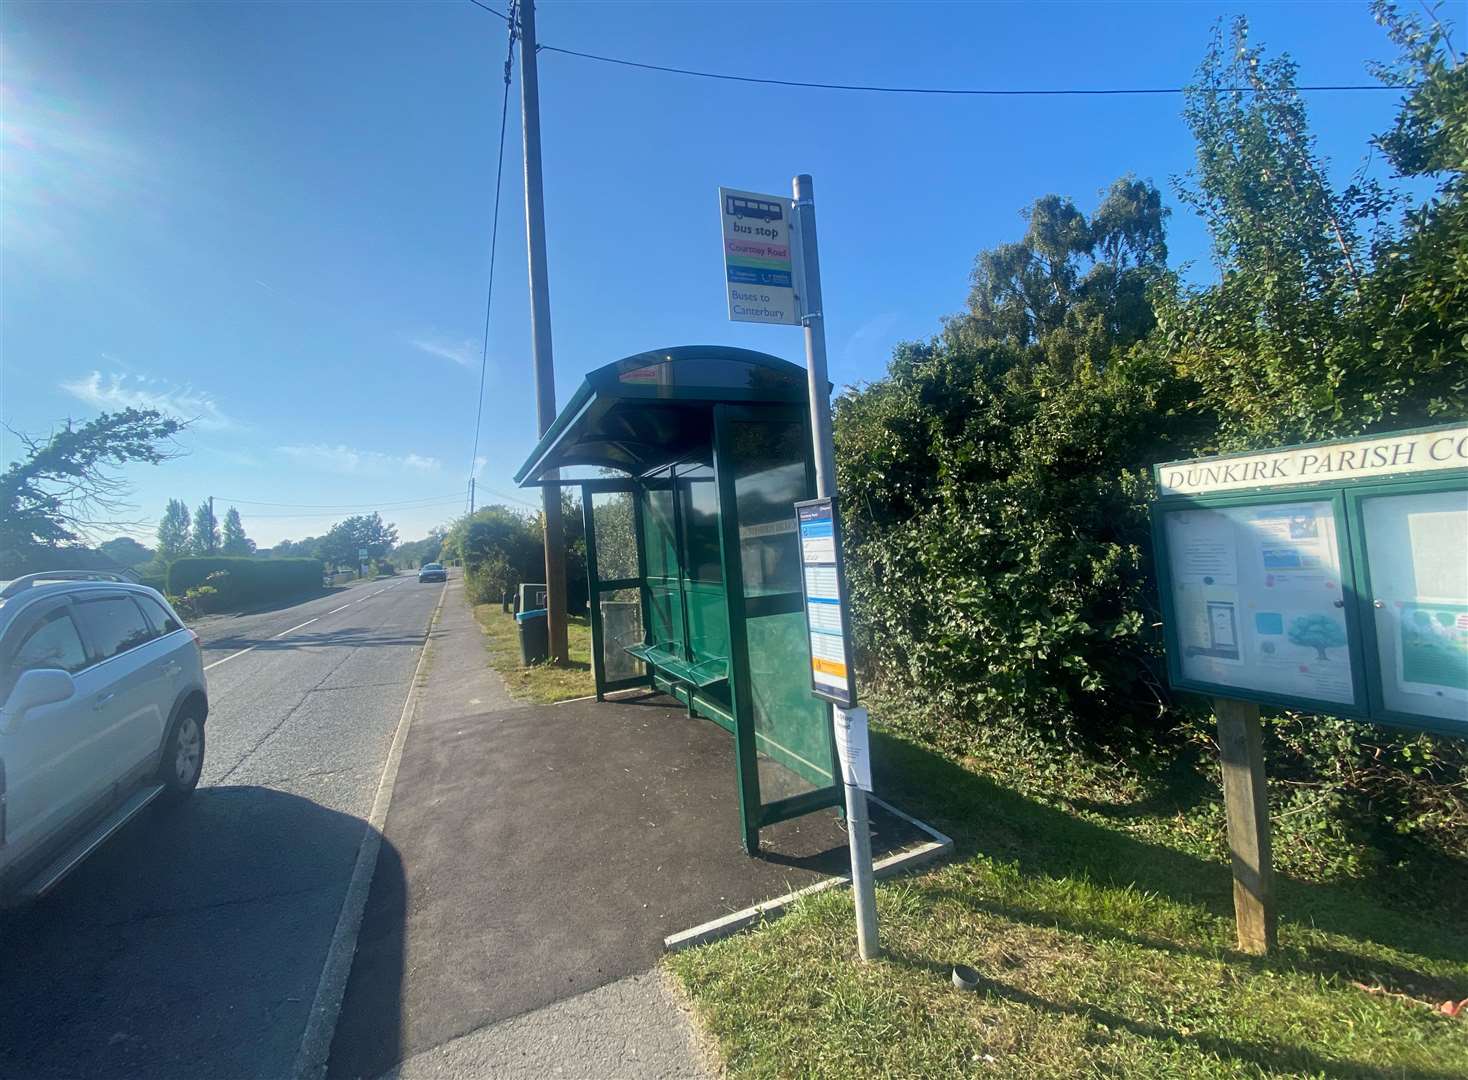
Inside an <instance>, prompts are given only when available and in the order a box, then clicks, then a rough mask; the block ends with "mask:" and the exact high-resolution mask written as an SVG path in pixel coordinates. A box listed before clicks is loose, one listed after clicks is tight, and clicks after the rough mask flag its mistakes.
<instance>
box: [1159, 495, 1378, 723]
mask: <svg viewBox="0 0 1468 1080" xmlns="http://www.w3.org/2000/svg"><path fill="white" fill-rule="evenodd" d="M1164 522H1165V528H1166V529H1167V548H1168V558H1169V570H1170V571H1171V576H1172V601H1173V609H1174V614H1175V618H1176V623H1177V641H1178V650H1179V653H1180V655H1179V656H1178V658H1177V659H1178V664H1179V666H1180V668H1181V669H1182V674H1183V676H1184V677H1185V678H1187V679H1189V680H1193V681H1197V682H1206V683H1217V684H1220V685H1223V686H1235V687H1240V688H1245V689H1251V690H1256V691H1259V692H1261V693H1273V694H1284V695H1288V696H1291V697H1297V698H1307V699H1315V700H1320V701H1331V702H1340V703H1344V704H1355V701H1356V698H1355V690H1354V683H1353V680H1352V672H1351V651H1350V647H1349V643H1348V640H1347V636H1346V618H1345V594H1344V591H1343V590H1342V587H1341V578H1340V554H1339V552H1340V547H1339V544H1338V542H1337V529H1338V523H1337V521H1336V519H1335V510H1334V506H1333V505H1332V504H1331V503H1330V502H1324V501H1316V502H1300V503H1275V504H1269V505H1262V506H1261V505H1258V504H1256V505H1253V506H1244V507H1227V508H1219V509H1210V510H1171V511H1167V512H1166V517H1165V518H1164Z"/></svg>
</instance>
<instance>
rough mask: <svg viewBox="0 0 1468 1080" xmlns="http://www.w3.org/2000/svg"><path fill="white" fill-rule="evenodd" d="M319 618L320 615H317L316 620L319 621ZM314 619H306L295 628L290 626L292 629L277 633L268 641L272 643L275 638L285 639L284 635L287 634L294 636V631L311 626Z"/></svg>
mask: <svg viewBox="0 0 1468 1080" xmlns="http://www.w3.org/2000/svg"><path fill="white" fill-rule="evenodd" d="M319 618H321V616H320V615H318V616H316V619H319ZM316 619H307V620H306V621H305V622H303V623H297V624H296V625H295V626H292V627H291V628H290V629H289V630H282V631H281V632H280V633H278V634H276V635H275V636H274V637H272V638H271V639H270V640H271V641H274V640H275V639H276V638H283V637H285V636H286V635H287V634H294V633H295V632H296V631H297V630H299V629H300V628H301V627H303V626H310V625H311V624H312V623H313V622H315V621H316Z"/></svg>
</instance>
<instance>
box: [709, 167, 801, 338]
mask: <svg viewBox="0 0 1468 1080" xmlns="http://www.w3.org/2000/svg"><path fill="white" fill-rule="evenodd" d="M790 212H791V203H790V200H789V199H788V198H782V197H781V196H779V195H756V194H754V193H753V192H750V191H735V190H733V189H732V188H723V187H721V188H719V214H720V216H721V217H722V218H723V220H724V278H725V281H726V282H727V285H728V289H729V319H730V321H731V322H757V323H788V324H790V325H798V324H799V323H800V313H799V312H798V311H797V309H796V302H795V269H794V264H793V262H792V261H791V260H792V248H793V247H794V241H793V239H792V236H791V215H790Z"/></svg>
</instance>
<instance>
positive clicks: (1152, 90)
mask: <svg viewBox="0 0 1468 1080" xmlns="http://www.w3.org/2000/svg"><path fill="white" fill-rule="evenodd" d="M470 2H471V3H472V2H474V0H470ZM540 48H541V50H542V51H544V52H554V53H561V54H562V55H564V56H575V57H579V58H580V59H582V60H595V61H597V62H598V63H602V64H616V65H618V66H620V67H630V68H640V69H642V70H643V71H661V72H665V73H667V74H669V75H689V76H692V77H694V78H697V79H718V80H722V81H724V82H740V83H756V84H758V85H762V86H793V87H798V88H800V89H803V90H855V91H860V92H863V93H868V94H929V95H947V96H950V97H1117V96H1121V95H1124V94H1185V93H1187V92H1188V91H1189V90H1197V89H1202V88H1201V87H1189V86H1129V87H1064V88H1058V89H1040V88H1036V89H1022V88H1009V89H999V88H982V89H981V88H977V87H957V86H875V85H868V84H864V83H827V82H803V81H801V80H798V79H768V78H764V77H763V76H759V75H734V74H730V73H728V72H722V71H698V70H695V69H693V68H679V67H668V66H666V65H664V64H648V63H644V62H642V61H641V60H627V59H624V58H622V57H619V56H601V55H598V54H597V53H589V52H580V51H578V50H576V49H563V48H561V47H560V46H558V45H541V46H540ZM1295 89H1296V90H1299V91H1302V92H1303V91H1325V90H1396V91H1401V90H1405V89H1410V87H1407V86H1387V85H1384V84H1381V83H1340V84H1331V85H1320V86H1297V87H1295ZM1213 92H1214V93H1220V94H1226V93H1246V94H1251V93H1255V92H1256V91H1255V88H1254V87H1252V86H1220V87H1217V88H1215V89H1214V90H1213Z"/></svg>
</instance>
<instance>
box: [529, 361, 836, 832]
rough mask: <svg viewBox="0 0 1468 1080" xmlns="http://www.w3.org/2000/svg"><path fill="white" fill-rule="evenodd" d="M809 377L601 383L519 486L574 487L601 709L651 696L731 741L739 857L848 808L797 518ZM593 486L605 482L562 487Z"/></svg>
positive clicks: (803, 490) (808, 474)
mask: <svg viewBox="0 0 1468 1080" xmlns="http://www.w3.org/2000/svg"><path fill="white" fill-rule="evenodd" d="M807 400H808V398H807V393H806V373H805V369H803V368H801V367H797V366H796V365H794V364H791V363H789V362H787V361H785V360H781V359H779V358H777V357H774V356H769V355H766V354H764V353H759V352H752V351H749V350H746V349H734V348H725V347H721V346H703V345H698V346H680V347H677V348H671V349H662V350H657V351H655V352H647V353H641V354H638V355H636V356H630V357H627V358H626V359H624V360H618V361H616V362H615V363H612V364H608V365H606V366H605V367H602V368H598V369H597V370H596V371H593V372H591V373H590V374H589V375H587V376H586V379H585V381H584V382H583V383H582V384H581V387H580V388H579V389H578V390H577V391H576V394H575V395H574V396H573V397H572V398H571V400H570V402H569V403H568V404H567V405H566V407H565V408H564V409H563V410H562V411H561V413H560V415H559V416H557V417H556V420H555V423H553V424H552V425H551V426H550V428H549V429H548V430H547V431H546V433H545V435H544V436H543V437H542V438H541V440H540V442H539V443H538V444H537V445H536V447H535V449H534V450H533V451H532V452H531V454H530V456H529V458H527V459H526V461H525V464H524V465H523V466H521V468H520V471H519V472H518V473H517V474H516V476H515V480H516V483H518V484H520V485H521V486H522V487H532V486H537V485H565V486H579V487H580V489H581V506H582V512H583V514H584V515H585V525H586V563H587V578H588V583H589V593H590V597H589V598H590V614H591V632H592V666H593V669H594V671H595V676H596V692H597V697H598V699H600V698H602V697H603V695H605V694H607V693H609V692H612V691H615V690H621V689H628V688H631V687H636V686H651V687H654V688H656V689H658V690H660V691H662V692H664V693H666V694H669V695H671V696H673V697H675V698H677V699H678V701H680V702H681V703H682V704H683V705H684V706H686V708H687V711H688V714H689V715H690V716H700V717H703V718H705V719H707V720H710V721H712V722H713V723H715V724H718V725H719V726H720V727H722V728H724V729H725V730H727V731H728V732H729V733H730V734H731V735H733V737H734V751H735V752H734V761H735V766H736V770H737V779H738V788H739V812H740V824H741V827H742V833H743V840H744V846H745V850H746V851H748V852H750V853H751V854H753V853H754V852H755V851H756V850H757V849H758V847H759V830H760V828H761V827H763V826H766V825H771V824H774V823H775V822H777V821H783V820H785V819H787V818H792V817H796V816H798V815H801V814H806V813H809V812H811V811H813V810H818V809H822V808H824V807H831V806H839V805H840V803H841V786H840V780H839V776H840V772H839V768H838V766H837V762H836V748H835V740H834V736H833V733H832V728H831V718H830V712H829V710H830V706H829V705H828V704H827V703H825V702H824V701H821V700H819V699H817V698H815V697H813V696H812V694H811V690H810V651H809V644H808V639H807V634H806V624H805V612H804V609H803V600H802V594H801V577H800V552H799V547H798V543H797V540H796V529H795V509H794V504H795V503H796V502H797V501H799V500H802V499H809V498H813V497H814V496H815V469H814V463H813V461H812V454H811V438H810V430H809V409H808V406H807ZM578 466H579V467H582V469H583V471H585V467H588V466H589V467H592V468H596V469H599V470H600V471H601V475H599V476H597V477H596V478H594V479H577V480H570V479H562V478H561V477H560V475H559V470H561V469H569V468H573V467H578Z"/></svg>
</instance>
